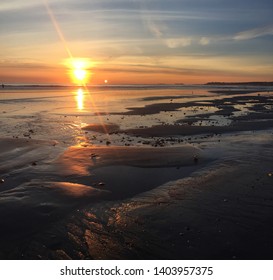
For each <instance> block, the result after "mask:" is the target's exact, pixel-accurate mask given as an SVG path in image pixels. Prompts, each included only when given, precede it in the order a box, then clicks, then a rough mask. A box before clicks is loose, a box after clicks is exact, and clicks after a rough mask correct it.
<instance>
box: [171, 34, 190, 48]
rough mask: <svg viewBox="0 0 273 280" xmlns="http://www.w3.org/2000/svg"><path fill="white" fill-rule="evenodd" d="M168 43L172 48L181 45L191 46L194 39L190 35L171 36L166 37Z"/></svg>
mask: <svg viewBox="0 0 273 280" xmlns="http://www.w3.org/2000/svg"><path fill="white" fill-rule="evenodd" d="M165 42H166V45H167V46H168V47H169V48H171V49H175V48H179V47H187V46H190V45H191V43H192V39H191V38H190V37H185V38H170V39H166V41H165Z"/></svg>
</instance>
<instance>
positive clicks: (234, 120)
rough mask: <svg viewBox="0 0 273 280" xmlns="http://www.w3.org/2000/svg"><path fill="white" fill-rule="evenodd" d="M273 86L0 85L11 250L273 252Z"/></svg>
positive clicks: (56, 253) (4, 201) (5, 246)
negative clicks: (73, 86)
mask: <svg viewBox="0 0 273 280" xmlns="http://www.w3.org/2000/svg"><path fill="white" fill-rule="evenodd" d="M272 112H273V88H272V86H259V85H254V86H253V85H249V86H247V85H244V86H242V85H231V86H228V85H195V86H194V85H191V86H186V85H185V86H184V85H170V86H168V85H156V86H145V85H143V86H112V87H111V86H104V87H89V88H87V87H86V88H76V87H75V88H71V87H53V86H52V87H45V86H44V87H27V86H14V87H12V86H10V87H8V86H7V87H5V88H4V89H1V91H0V114H1V119H0V124H1V132H0V159H1V163H0V180H1V183H0V228H1V232H0V258H1V259H272V258H273V250H272V245H271V235H272V230H273V211H272V208H273V188H272V186H273V163H272V157H273V113H272Z"/></svg>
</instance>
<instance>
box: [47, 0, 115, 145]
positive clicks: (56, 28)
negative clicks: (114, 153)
mask: <svg viewBox="0 0 273 280" xmlns="http://www.w3.org/2000/svg"><path fill="white" fill-rule="evenodd" d="M43 2H44V5H45V8H46V10H47V13H48V15H49V17H50V20H51V22H52V24H53V26H54V28H55V30H56V32H57V34H58V36H59V38H60V40H61V42H62V44H63V46H64V49H65V50H66V53H67V55H68V59H70V60H71V61H77V60H76V59H74V57H73V55H72V53H71V51H70V49H69V47H68V44H67V42H66V40H65V37H64V35H63V32H62V30H61V28H60V26H59V24H58V22H57V20H56V18H55V16H54V13H53V11H52V10H51V8H50V6H49V4H48V1H47V0H43ZM74 71H76V72H75V73H74V74H75V76H78V77H79V80H81V78H82V86H83V87H84V89H85V92H86V93H88V96H89V98H90V100H91V103H92V107H93V110H94V113H95V114H96V116H97V117H98V119H99V122H100V124H101V126H102V127H103V130H104V132H105V134H106V135H107V137H108V140H109V141H110V135H109V133H108V131H107V129H106V127H105V124H104V122H103V119H102V117H101V115H100V113H99V112H98V110H97V106H96V104H95V102H94V100H93V98H92V96H91V94H90V92H89V89H88V87H87V85H86V82H85V81H84V78H85V76H86V72H82V71H81V72H79V71H77V68H75V69H74ZM84 71H85V70H84Z"/></svg>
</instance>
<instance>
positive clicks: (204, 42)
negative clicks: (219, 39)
mask: <svg viewBox="0 0 273 280" xmlns="http://www.w3.org/2000/svg"><path fill="white" fill-rule="evenodd" d="M210 41H211V40H210V38H208V37H202V38H201V39H200V40H199V44H200V45H202V46H206V45H209V44H210Z"/></svg>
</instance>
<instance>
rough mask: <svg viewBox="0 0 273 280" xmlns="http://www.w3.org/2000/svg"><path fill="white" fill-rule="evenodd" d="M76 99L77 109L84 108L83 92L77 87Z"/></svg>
mask: <svg viewBox="0 0 273 280" xmlns="http://www.w3.org/2000/svg"><path fill="white" fill-rule="evenodd" d="M76 101H77V108H78V110H79V111H82V110H84V92H83V90H82V88H79V89H78V90H77V92H76Z"/></svg>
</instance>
